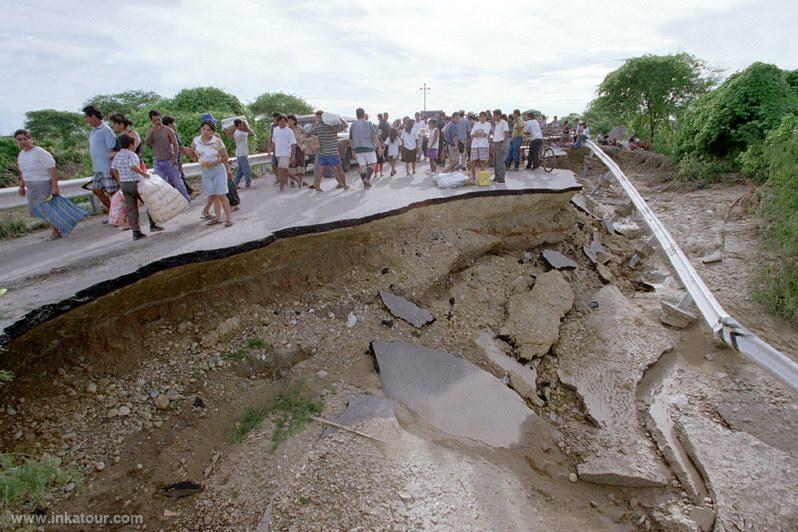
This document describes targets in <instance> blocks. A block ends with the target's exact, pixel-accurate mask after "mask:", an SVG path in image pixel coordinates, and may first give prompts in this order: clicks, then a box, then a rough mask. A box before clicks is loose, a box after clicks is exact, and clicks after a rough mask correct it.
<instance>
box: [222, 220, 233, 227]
mask: <svg viewBox="0 0 798 532" xmlns="http://www.w3.org/2000/svg"><path fill="white" fill-rule="evenodd" d="M231 225H233V220H227V221H226V222H225V223H224V226H225V227H230V226H231Z"/></svg>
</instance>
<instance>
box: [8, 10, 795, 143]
mask: <svg viewBox="0 0 798 532" xmlns="http://www.w3.org/2000/svg"><path fill="white" fill-rule="evenodd" d="M0 12H2V13H3V15H2V19H0V72H2V73H3V74H4V75H3V78H4V79H3V81H2V83H0V133H1V134H8V133H10V132H12V131H13V130H14V129H16V128H18V127H21V126H22V125H23V122H24V115H25V112H27V111H31V110H36V109H46V108H54V109H59V110H71V111H79V110H80V108H81V107H82V103H83V102H85V101H86V100H87V99H89V98H91V97H92V96H94V95H96V94H107V93H115V92H122V91H125V90H133V89H140V90H152V91H155V92H157V93H159V94H161V95H162V96H166V97H169V96H173V95H174V94H176V93H177V92H178V91H179V90H180V89H182V88H189V87H197V86H208V85H210V86H215V87H219V88H222V89H224V90H226V91H228V92H231V93H233V94H235V95H236V96H238V97H239V99H241V100H242V101H243V102H244V103H248V102H251V101H252V100H254V99H255V98H256V97H257V96H258V95H260V94H262V93H264V92H276V91H283V92H288V93H291V94H295V95H297V96H300V97H302V98H304V99H305V100H307V101H308V102H310V103H311V105H312V106H313V107H315V108H321V109H324V110H328V111H332V112H337V113H342V114H350V115H351V114H354V109H355V108H356V107H364V108H365V109H366V111H367V112H369V113H370V115H371V116H372V119H374V117H376V114H377V113H378V112H381V111H388V112H389V113H390V114H391V115H392V116H393V117H399V116H403V115H412V113H413V112H414V111H417V110H420V109H421V107H422V91H421V90H419V89H420V87H421V86H422V84H423V83H426V84H427V85H428V86H429V87H431V89H430V91H429V92H428V93H427V109H444V110H446V111H447V112H451V111H452V110H455V109H465V110H479V109H487V108H491V109H492V108H497V107H498V108H501V109H504V110H511V109H513V108H520V109H521V110H524V109H527V108H536V109H540V110H541V111H543V112H544V113H546V114H547V115H548V116H553V115H559V116H563V115H566V114H568V113H570V112H581V111H583V110H584V109H585V107H586V106H587V104H588V103H589V102H590V100H591V98H592V97H593V95H594V92H595V89H596V87H597V85H598V84H599V83H601V80H602V79H603V78H604V76H605V75H606V74H607V73H609V72H611V71H612V70H614V69H616V68H617V67H618V66H620V65H621V64H623V62H624V60H625V59H627V58H630V57H635V56H639V55H643V54H647V53H650V54H669V53H678V52H688V53H690V54H693V55H696V56H697V57H699V58H702V59H704V60H706V61H708V62H709V63H710V64H711V65H712V66H713V67H717V68H720V69H723V70H724V71H725V73H726V74H730V73H732V72H734V71H737V70H740V69H743V68H745V67H746V66H748V65H749V64H751V63H752V62H754V61H764V62H769V63H774V64H776V65H778V66H779V67H781V68H784V69H796V68H798V32H796V31H795V26H796V24H798V2H796V1H795V0H789V1H788V0H761V1H750V0H701V1H687V0H667V1H662V0H657V1H648V0H626V1H623V2H616V1H614V0H605V1H591V2H582V1H578V0H575V1H569V2H557V3H553V2H544V1H537V0H526V1H516V0H503V1H501V2H495V1H486V0H481V1H471V0H458V1H457V2H449V1H446V0H438V1H434V2H433V1H429V0H424V1H416V0H401V1H390V2H382V1H379V0H324V1H319V2H303V1H301V0H294V1H285V0H283V1H269V0H259V1H257V2H253V1H241V2H239V1H234V0H226V1H219V0H191V1H188V0H184V1H175V0H135V1H134V2H124V3H123V2H98V1H94V0H59V1H31V2H18V1H12V0H0Z"/></svg>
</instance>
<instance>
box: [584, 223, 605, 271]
mask: <svg viewBox="0 0 798 532" xmlns="http://www.w3.org/2000/svg"><path fill="white" fill-rule="evenodd" d="M582 251H584V252H585V256H587V258H588V259H590V262H592V263H593V264H598V261H599V260H598V255H599V253H604V246H602V245H601V242H600V241H599V238H598V234H596V232H595V231H594V232H593V237H592V238H591V239H590V245H588V246H582Z"/></svg>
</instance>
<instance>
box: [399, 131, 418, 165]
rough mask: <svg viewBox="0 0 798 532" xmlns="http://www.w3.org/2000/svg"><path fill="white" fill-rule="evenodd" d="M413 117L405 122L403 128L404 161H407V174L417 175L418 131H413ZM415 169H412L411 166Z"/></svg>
mask: <svg viewBox="0 0 798 532" xmlns="http://www.w3.org/2000/svg"><path fill="white" fill-rule="evenodd" d="M414 123H415V122H414V121H413V119H408V120H407V122H406V123H405V128H404V129H403V130H402V136H401V141H402V146H403V149H402V162H403V163H405V172H406V173H407V176H411V175H415V173H416V140H417V138H418V137H416V132H415V131H413V124H414ZM411 167H412V168H413V171H412V172H411V171H410V168H411Z"/></svg>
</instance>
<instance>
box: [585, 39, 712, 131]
mask: <svg viewBox="0 0 798 532" xmlns="http://www.w3.org/2000/svg"><path fill="white" fill-rule="evenodd" d="M714 83H715V73H714V72H711V71H709V70H708V69H707V66H706V64H705V63H704V62H703V61H701V60H700V59H697V58H695V57H694V56H692V55H689V54H686V53H681V54H675V55H644V56H642V57H635V58H632V59H627V60H626V62H625V63H624V64H623V65H621V67H619V68H618V69H617V70H614V71H612V72H610V73H609V74H607V76H606V77H605V78H604V81H602V82H601V85H599V88H598V90H597V95H596V99H595V100H594V101H593V105H595V106H598V107H600V108H602V109H612V110H614V112H616V113H617V114H618V117H619V118H621V119H623V120H624V122H625V123H626V124H627V125H630V126H632V127H634V128H635V129H637V130H640V129H647V133H648V137H649V138H654V134H655V132H656V129H657V127H659V126H661V125H662V124H663V123H665V122H667V121H668V120H669V119H670V118H671V117H674V116H676V115H677V114H678V113H679V111H681V110H682V109H684V108H685V106H687V105H688V104H690V103H691V102H692V101H693V100H695V99H696V98H697V97H698V96H699V95H701V94H703V93H704V92H706V91H707V89H709V87H711V86H712V85H713V84H714Z"/></svg>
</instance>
